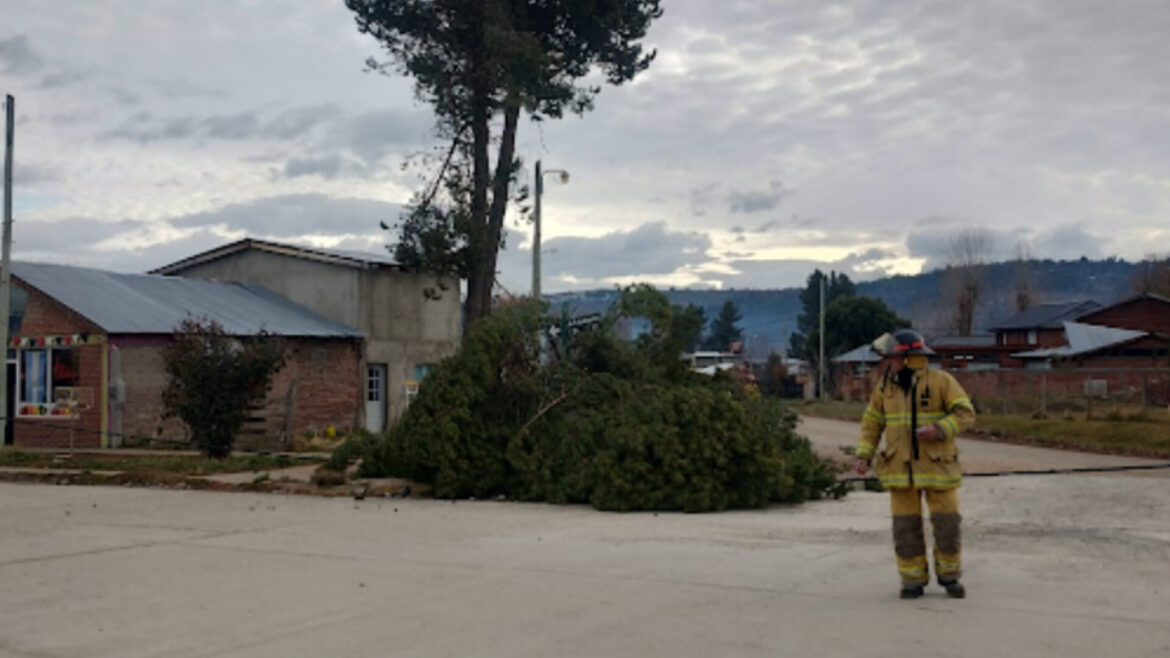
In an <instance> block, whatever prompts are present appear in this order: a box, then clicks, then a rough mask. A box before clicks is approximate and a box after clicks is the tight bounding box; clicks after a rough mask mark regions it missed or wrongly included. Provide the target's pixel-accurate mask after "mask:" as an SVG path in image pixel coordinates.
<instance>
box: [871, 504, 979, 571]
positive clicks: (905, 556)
mask: <svg viewBox="0 0 1170 658" xmlns="http://www.w3.org/2000/svg"><path fill="white" fill-rule="evenodd" d="M889 491H890V512H891V513H892V514H893V516H894V552H895V553H896V554H897V556H898V573H899V574H900V575H901V576H902V584H903V585H907V586H915V585H925V584H926V583H927V582H929V581H930V572H929V571H928V570H927V565H926V540H925V538H924V537H923V523H922V497H923V494H924V493H925V496H926V505H927V507H928V508H930V521H931V524H932V525H933V526H934V572H935V575H937V576H938V581H939V582H940V583H947V582H953V581H956V580H958V579H959V576H960V575H961V566H962V561H961V559H960V555H961V553H962V550H961V541H960V535H959V523H960V521H961V520H962V517H961V516H960V515H959V492H958V490H956V489H919V488H915V487H903V488H897V489H895V488H891V489H890V490H889Z"/></svg>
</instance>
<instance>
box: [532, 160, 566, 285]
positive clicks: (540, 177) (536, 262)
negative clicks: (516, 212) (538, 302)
mask: <svg viewBox="0 0 1170 658" xmlns="http://www.w3.org/2000/svg"><path fill="white" fill-rule="evenodd" d="M545 174H559V175H560V178H561V184H565V183H568V182H569V172H567V171H565V170H564V169H549V170H548V171H541V170H540V160H537V161H536V203H535V205H534V206H533V208H532V210H533V212H532V217H533V228H534V230H533V234H532V298H533V299H540V197H541V195H542V194H544V175H545Z"/></svg>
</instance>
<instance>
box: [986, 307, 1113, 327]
mask: <svg viewBox="0 0 1170 658" xmlns="http://www.w3.org/2000/svg"><path fill="white" fill-rule="evenodd" d="M1099 308H1101V305H1100V304H1098V303H1097V302H1095V301H1093V300H1091V299H1089V300H1080V301H1074V302H1056V303H1050V304H1037V305H1036V306H1033V307H1032V308H1029V309H1026V310H1023V311H1020V312H1019V313H1017V314H1015V315H1014V316H1012V317H1011V318H1008V319H1007V320H1005V321H1003V322H1001V323H999V324H997V325H996V326H995V329H997V330H1000V329H1059V328H1060V327H1061V323H1062V322H1064V321H1065V320H1075V319H1077V318H1078V317H1080V316H1082V315H1085V314H1086V313H1090V312H1092V311H1095V310H1097V309H1099Z"/></svg>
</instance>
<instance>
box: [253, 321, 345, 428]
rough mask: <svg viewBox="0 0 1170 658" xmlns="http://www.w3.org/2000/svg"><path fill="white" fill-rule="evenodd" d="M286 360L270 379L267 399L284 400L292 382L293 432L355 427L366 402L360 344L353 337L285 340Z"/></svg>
mask: <svg viewBox="0 0 1170 658" xmlns="http://www.w3.org/2000/svg"><path fill="white" fill-rule="evenodd" d="M285 340H286V341H287V345H288V363H287V365H285V367H284V370H282V371H280V373H278V374H277V375H276V377H275V378H274V380H273V387H272V392H271V393H270V394H269V397H270V398H273V399H276V400H279V401H283V399H284V396H285V395H286V394H287V392H288V390H289V387H290V386H291V385H293V384H294V383H295V385H296V396H295V403H294V413H293V423H292V431H293V432H294V433H300V432H306V431H320V430H323V429H324V428H325V427H326V426H329V425H332V426H333V427H335V428H336V429H337V430H338V431H342V430H349V429H352V428H355V427H358V426H359V424H358V420H359V418H360V417H361V410H362V408H363V406H364V403H365V398H364V397H363V392H364V389H365V383H364V379H363V373H361V363H362V347H361V342H360V341H356V340H343V339H335V340H323V339H311V338H295V339H285Z"/></svg>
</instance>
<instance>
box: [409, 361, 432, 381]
mask: <svg viewBox="0 0 1170 658" xmlns="http://www.w3.org/2000/svg"><path fill="white" fill-rule="evenodd" d="M434 367H435V365H434V364H433V363H420V364H418V365H416V366H415V367H414V381H416V382H421V381H422V380H424V379H426V378H427V375H429V374H431V370H433V369H434Z"/></svg>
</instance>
